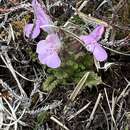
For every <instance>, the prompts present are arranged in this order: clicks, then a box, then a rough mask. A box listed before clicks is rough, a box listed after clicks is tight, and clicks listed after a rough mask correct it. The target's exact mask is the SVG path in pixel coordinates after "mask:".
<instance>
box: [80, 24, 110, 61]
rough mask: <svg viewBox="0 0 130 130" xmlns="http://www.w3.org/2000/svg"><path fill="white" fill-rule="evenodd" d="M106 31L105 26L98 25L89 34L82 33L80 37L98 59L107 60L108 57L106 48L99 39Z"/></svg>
mask: <svg viewBox="0 0 130 130" xmlns="http://www.w3.org/2000/svg"><path fill="white" fill-rule="evenodd" d="M103 32H104V26H102V25H100V26H97V27H96V28H95V29H94V30H93V31H92V32H91V33H90V34H89V35H87V36H86V35H82V36H80V39H81V40H82V41H83V42H84V43H85V46H86V49H87V50H88V51H90V52H92V53H93V55H94V57H95V58H96V60H97V61H105V60H106V59H107V57H108V55H107V53H106V51H105V49H104V48H103V47H101V45H100V44H99V43H98V41H99V40H100V39H101V37H102V34H103Z"/></svg>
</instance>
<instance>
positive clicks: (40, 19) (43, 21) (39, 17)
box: [24, 0, 54, 39]
mask: <svg viewBox="0 0 130 130" xmlns="http://www.w3.org/2000/svg"><path fill="white" fill-rule="evenodd" d="M32 7H33V9H34V16H35V17H36V18H35V21H34V23H29V24H27V25H26V26H25V28H24V33H25V35H26V36H27V37H31V38H33V39H34V38H36V37H37V36H38V35H39V34H40V28H42V29H43V30H44V31H46V32H47V33H53V32H54V29H53V28H52V27H49V26H47V25H53V22H52V20H51V18H50V17H49V15H47V13H46V11H45V9H43V8H42V6H41V5H40V4H39V3H38V1H37V0H32ZM30 35H31V36H30Z"/></svg>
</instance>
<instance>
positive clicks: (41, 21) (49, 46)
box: [24, 0, 61, 68]
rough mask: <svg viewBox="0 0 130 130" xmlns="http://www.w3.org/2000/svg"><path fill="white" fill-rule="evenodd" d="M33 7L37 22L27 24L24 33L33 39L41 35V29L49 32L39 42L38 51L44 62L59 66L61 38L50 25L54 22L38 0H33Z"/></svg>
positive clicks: (48, 64)
mask: <svg viewBox="0 0 130 130" xmlns="http://www.w3.org/2000/svg"><path fill="white" fill-rule="evenodd" d="M32 7H33V9H34V14H35V17H36V18H35V24H33V23H30V24H27V25H26V26H25V28H24V33H25V35H26V36H27V37H28V38H29V37H31V38H32V39H34V38H36V37H37V36H38V35H39V33H40V29H43V30H44V31H46V32H47V33H48V36H47V37H46V39H45V40H41V41H39V42H38V44H37V49H36V52H37V53H38V58H39V60H40V62H41V63H42V64H46V65H47V66H48V67H51V68H58V67H59V66H60V64H61V60H60V58H59V56H58V52H59V50H60V39H59V37H58V35H57V34H56V33H55V31H54V29H53V28H52V27H49V26H48V25H53V22H52V20H51V18H50V17H49V16H48V15H47V13H46V11H45V10H44V9H43V8H42V6H41V5H40V4H39V3H38V1H37V0H33V1H32Z"/></svg>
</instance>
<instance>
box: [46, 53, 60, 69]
mask: <svg viewBox="0 0 130 130" xmlns="http://www.w3.org/2000/svg"><path fill="white" fill-rule="evenodd" d="M46 64H47V66H48V67H51V68H58V67H60V64H61V60H60V58H59V56H58V54H57V53H56V52H55V53H53V54H52V55H50V56H48V57H47V61H46Z"/></svg>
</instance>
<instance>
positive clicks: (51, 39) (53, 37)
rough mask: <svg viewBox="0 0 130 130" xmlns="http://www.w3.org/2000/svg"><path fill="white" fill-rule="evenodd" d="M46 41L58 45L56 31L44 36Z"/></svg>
mask: <svg viewBox="0 0 130 130" xmlns="http://www.w3.org/2000/svg"><path fill="white" fill-rule="evenodd" d="M46 40H47V41H48V43H50V44H53V45H56V46H57V45H59V46H60V39H59V37H58V35H57V34H56V33H52V34H49V35H48V36H47V38H46Z"/></svg>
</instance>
